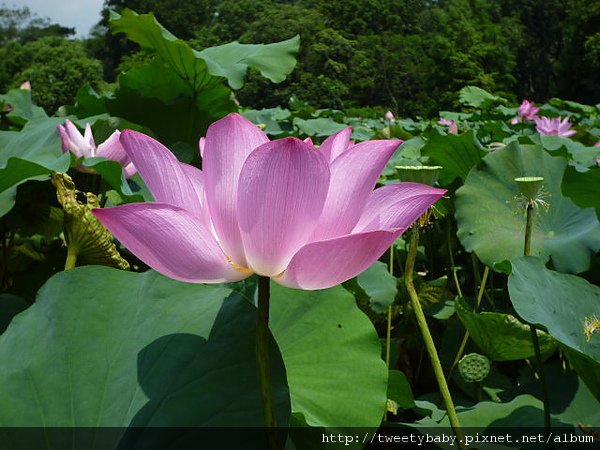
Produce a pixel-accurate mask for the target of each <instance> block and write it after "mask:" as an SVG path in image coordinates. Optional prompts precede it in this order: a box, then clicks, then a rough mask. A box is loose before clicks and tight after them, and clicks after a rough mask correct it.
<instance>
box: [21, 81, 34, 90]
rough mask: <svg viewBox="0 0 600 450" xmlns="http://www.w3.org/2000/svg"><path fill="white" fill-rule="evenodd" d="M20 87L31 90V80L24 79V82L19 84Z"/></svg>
mask: <svg viewBox="0 0 600 450" xmlns="http://www.w3.org/2000/svg"><path fill="white" fill-rule="evenodd" d="M19 89H23V90H25V91H30V90H31V83H30V82H29V81H24V82H23V83H21V86H19Z"/></svg>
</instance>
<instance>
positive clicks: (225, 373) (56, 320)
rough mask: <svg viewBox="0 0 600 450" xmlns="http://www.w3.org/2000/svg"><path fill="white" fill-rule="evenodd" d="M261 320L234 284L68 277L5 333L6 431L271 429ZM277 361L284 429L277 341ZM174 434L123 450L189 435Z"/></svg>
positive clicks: (138, 434)
mask: <svg viewBox="0 0 600 450" xmlns="http://www.w3.org/2000/svg"><path fill="white" fill-rule="evenodd" d="M255 323H256V309H255V308H254V307H253V306H252V305H251V304H250V303H249V302H247V301H246V300H244V299H243V298H242V297H241V296H240V295H239V294H236V293H232V291H231V290H230V289H229V288H227V287H226V286H218V285H217V286H207V285H195V284H186V283H181V282H177V281H174V280H170V279H168V278H165V277H163V276H161V275H159V274H157V273H155V272H153V271H148V272H146V273H143V274H137V273H130V272H123V271H119V270H116V269H109V268H106V267H94V266H88V267H82V268H78V269H74V270H71V271H68V272H62V273H59V274H57V275H55V276H54V277H52V278H51V279H50V280H49V281H48V282H47V283H46V284H45V285H44V287H43V288H42V289H41V290H40V292H39V295H38V298H37V300H36V302H35V304H34V305H33V306H31V307H30V308H29V309H28V310H27V311H25V312H23V313H21V314H20V315H19V316H17V317H15V318H14V319H13V322H12V323H11V325H10V326H9V328H8V329H7V330H6V332H5V333H4V334H3V335H2V336H0V366H1V367H2V371H0V425H1V426H3V427H16V426H46V427H58V426H62V427H81V426H85V427H107V426H112V427H128V426H132V427H146V426H150V427H154V426H160V427H170V426H182V427H183V426H185V427H196V426H213V427H215V426H238V427H241V426H254V427H256V426H261V425H262V423H263V413H262V405H261V401H260V395H259V387H258V379H257V378H258V375H257V374H258V370H257V367H256V360H255V328H256V327H255ZM16 348H18V349H19V352H18V356H17V355H16V354H15V349H16ZM271 361H272V364H271V376H272V383H273V389H274V398H275V405H276V411H277V419H278V423H279V424H280V425H281V426H283V427H285V426H286V424H287V422H288V418H289V412H290V410H289V394H288V390H287V385H286V378H285V369H284V367H283V362H282V360H281V356H280V354H279V353H278V351H277V349H276V347H275V346H274V345H273V347H272V351H271ZM163 431H164V432H165V433H166V434H165V435H164V436H163V435H162V434H161V433H160V432H156V431H155V432H152V431H151V430H149V431H145V430H144V429H142V428H138V429H133V428H130V429H129V430H127V433H126V434H125V436H124V438H123V439H124V442H126V445H125V444H124V443H123V442H122V443H121V445H122V446H123V447H121V448H140V449H141V448H144V449H150V448H152V449H162V448H170V447H169V444H170V443H171V442H169V441H168V439H170V438H173V437H174V438H175V439H177V438H179V437H181V436H177V435H179V434H181V433H176V436H171V435H170V434H168V431H166V430H163ZM22 434H23V433H18V430H17V431H15V437H16V438H19V437H21V435H22ZM62 434H63V435H65V434H66V435H67V436H63V437H64V438H65V439H69V441H68V442H69V445H68V447H69V448H71V444H70V439H71V438H72V437H71V436H69V433H65V432H64V431H63V433H62ZM118 434H119V433H117V436H114V439H115V440H114V441H112V442H104V443H100V442H98V441H97V440H96V438H97V437H98V436H95V433H90V434H89V435H85V436H84V437H82V438H81V439H83V441H79V442H78V448H89V449H92V448H98V449H100V448H102V449H111V448H115V445H116V443H117V442H118V440H119V439H120V438H121V436H119V435H118ZM121 434H122V433H121ZM100 435H101V434H100ZM169 436H170V437H169ZM249 436H254V435H252V434H251V435H249ZM259 436H261V435H259ZM219 437H220V438H223V439H224V442H225V444H226V447H227V448H236V447H235V446H231V447H229V446H228V445H227V443H228V439H237V438H236V437H235V433H233V434H231V435H224V436H219ZM238 438H239V436H238ZM165 439H167V441H165ZM134 443H135V445H133V444H134ZM239 445H242V444H241V443H240V442H238V446H237V448H240V447H239ZM244 446H245V447H246V448H264V447H265V445H264V443H263V445H262V446H261V445H260V443H259V442H249V443H246V445H244ZM44 447H45V448H46V446H44ZM11 448H42V447H41V446H37V447H31V446H29V447H25V446H21V447H19V446H18V445H17V446H13V447H11ZM48 448H57V449H61V448H67V446H65V445H64V443H63V446H60V445H55V446H48ZM219 448H222V447H219Z"/></svg>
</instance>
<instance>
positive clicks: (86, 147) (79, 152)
mask: <svg viewBox="0 0 600 450" xmlns="http://www.w3.org/2000/svg"><path fill="white" fill-rule="evenodd" d="M88 129H89V123H88V124H86V134H87V130H88ZM90 131H91V130H90ZM58 133H59V134H60V139H61V142H62V148H63V152H69V151H70V152H72V153H73V154H74V155H75V156H77V157H78V158H88V157H91V156H93V150H94V141H93V138H92V140H91V142H89V139H87V140H86V138H84V137H83V136H82V135H81V133H80V132H79V130H78V129H77V127H76V126H75V125H74V124H73V122H71V121H70V120H69V119H66V120H65V124H64V125H58Z"/></svg>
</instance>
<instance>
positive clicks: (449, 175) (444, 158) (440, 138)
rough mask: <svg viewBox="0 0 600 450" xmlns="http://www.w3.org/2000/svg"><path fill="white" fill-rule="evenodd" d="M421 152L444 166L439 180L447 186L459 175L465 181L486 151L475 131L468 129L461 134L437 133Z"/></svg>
mask: <svg viewBox="0 0 600 450" xmlns="http://www.w3.org/2000/svg"><path fill="white" fill-rule="evenodd" d="M421 154H422V155H423V156H429V157H430V158H431V159H432V161H433V162H434V163H435V164H438V165H440V166H442V169H441V170H440V175H439V182H440V184H441V185H443V186H445V185H448V184H450V183H451V182H452V181H453V180H454V179H455V178H457V177H458V178H460V179H461V180H462V181H464V180H465V178H467V175H468V173H469V171H470V170H471V169H472V168H473V167H474V166H475V165H476V164H477V163H478V162H479V161H481V158H482V157H483V155H485V151H484V150H483V148H482V147H481V144H480V143H479V142H478V141H477V139H476V138H475V134H474V133H473V131H468V132H466V133H464V134H459V135H454V134H449V135H441V134H438V133H435V134H433V135H432V136H431V137H430V138H429V140H428V141H427V143H426V144H425V146H424V147H423V148H422V149H421Z"/></svg>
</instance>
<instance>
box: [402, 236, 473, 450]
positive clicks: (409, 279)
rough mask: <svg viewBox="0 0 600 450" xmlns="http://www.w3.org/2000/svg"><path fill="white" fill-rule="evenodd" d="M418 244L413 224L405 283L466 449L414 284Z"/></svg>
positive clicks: (456, 432) (450, 414)
mask: <svg viewBox="0 0 600 450" xmlns="http://www.w3.org/2000/svg"><path fill="white" fill-rule="evenodd" d="M418 245H419V228H418V226H417V225H413V227H412V229H411V231H410V243H409V246H408V256H407V258H406V270H405V272H404V283H405V285H406V290H407V291H408V295H409V296H410V301H411V305H412V307H413V310H414V312H415V316H416V318H417V323H418V325H419V328H420V330H421V335H422V336H423V341H424V342H425V348H426V349H427V353H428V354H429V359H430V360H431V366H432V368H433V372H434V374H435V378H436V380H437V383H438V387H439V389H440V394H442V398H443V400H444V404H445V405H446V411H447V412H448V418H449V420H450V425H451V426H452V430H453V431H454V435H455V436H456V437H457V438H458V446H459V448H460V449H461V450H464V448H465V447H464V436H463V433H462V430H461V427H460V422H459V421H458V416H457V415H456V409H455V408H454V402H453V401H452V396H451V395H450V390H449V389H448V384H447V383H446V378H445V376H444V370H443V369H442V363H441V362H440V358H439V356H438V354H437V351H436V349H435V344H434V342H433V338H432V337H431V332H430V331H429V326H428V325H427V320H426V319H425V314H424V313H423V308H421V302H419V296H418V295H417V291H416V290H415V286H414V284H413V271H414V268H415V259H416V257H417V246H418Z"/></svg>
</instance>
